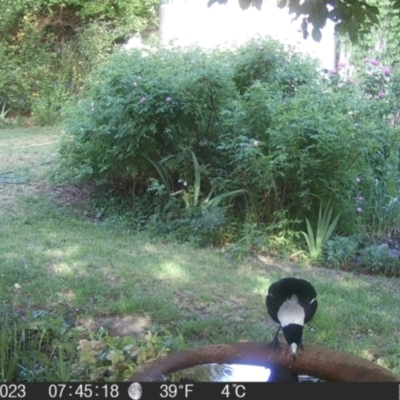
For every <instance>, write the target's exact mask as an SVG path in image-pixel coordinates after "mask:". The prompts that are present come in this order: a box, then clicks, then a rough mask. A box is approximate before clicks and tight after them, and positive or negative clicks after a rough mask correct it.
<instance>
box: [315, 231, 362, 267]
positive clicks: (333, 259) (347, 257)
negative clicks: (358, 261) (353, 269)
mask: <svg viewBox="0 0 400 400" xmlns="http://www.w3.org/2000/svg"><path fill="white" fill-rule="evenodd" d="M357 248H358V243H357V242H356V241H355V240H353V239H352V238H351V237H340V236H336V237H334V238H332V239H331V240H328V241H327V242H326V244H325V246H324V250H323V253H324V261H325V263H326V266H327V267H329V268H341V267H344V266H346V265H348V264H349V263H350V262H351V261H352V260H353V258H354V256H355V255H356V252H357Z"/></svg>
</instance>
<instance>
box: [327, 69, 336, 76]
mask: <svg viewBox="0 0 400 400" xmlns="http://www.w3.org/2000/svg"><path fill="white" fill-rule="evenodd" d="M329 73H330V74H332V75H336V74H337V72H336V70H334V69H331V70H329Z"/></svg>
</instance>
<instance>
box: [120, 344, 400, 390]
mask: <svg viewBox="0 0 400 400" xmlns="http://www.w3.org/2000/svg"><path fill="white" fill-rule="evenodd" d="M214 363H216V364H245V365H257V366H264V367H270V368H273V367H274V366H276V367H282V368H289V369H291V370H293V371H295V372H297V373H302V374H307V375H309V376H313V377H316V378H320V379H322V380H324V381H330V382H400V379H399V378H398V377H396V376H395V375H393V374H392V373H391V372H390V371H388V370H386V369H385V368H382V367H381V366H379V365H377V364H374V363H372V362H370V361H367V360H365V359H363V358H360V357H357V356H354V355H352V354H347V353H343V352H340V351H336V350H331V349H325V348H321V347H316V346H308V345H307V346H305V349H304V351H300V352H299V354H298V357H297V358H296V361H294V360H293V358H292V357H291V356H290V353H289V349H288V346H286V345H282V347H281V348H279V349H277V350H274V349H273V348H272V346H271V345H270V344H267V343H259V342H253V343H233V344H217V345H211V346H204V347H195V348H192V349H190V350H186V351H179V352H176V353H172V354H170V355H168V356H166V357H163V358H160V359H158V360H155V361H152V362H150V363H147V364H143V365H141V366H140V367H139V368H138V369H137V370H136V372H135V373H134V374H133V375H131V377H130V378H129V379H128V381H129V382H158V381H162V380H163V379H164V378H165V376H167V375H169V374H171V373H173V372H177V371H180V370H184V369H187V368H192V367H195V366H198V365H204V364H214Z"/></svg>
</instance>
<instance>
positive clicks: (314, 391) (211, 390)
mask: <svg viewBox="0 0 400 400" xmlns="http://www.w3.org/2000/svg"><path fill="white" fill-rule="evenodd" d="M132 384H133V385H134V390H131V394H132V396H133V397H131V396H130V395H129V388H130V386H131V385H132ZM303 398H306V399H307V400H314V399H315V400H322V399H325V398H333V399H339V400H345V399H355V398H360V399H363V400H369V399H371V400H400V381H399V383H375V382H371V383H369V382H368V383H333V382H332V383H313V382H307V383H295V382H287V383H283V382H277V383H272V382H271V383H263V382H257V383H249V382H212V383H211V382H210V383H199V382H193V383H188V382H185V383H163V382H154V383H149V382H143V383H141V382H135V383H129V382H119V383H111V382H110V383H104V382H102V383H100V382H98V383H96V382H92V383H88V382H82V383H77V382H71V383H0V400H1V399H28V400H36V399H40V400H47V399H59V400H60V399H61V400H64V399H69V400H77V399H98V400H109V399H111V400H112V399H116V400H131V399H132V400H141V399H143V400H158V399H175V400H183V399H185V400H188V399H191V400H204V399H206V400H207V399H210V400H214V399H221V400H223V399H225V400H229V399H245V400H258V399H293V400H295V399H303Z"/></svg>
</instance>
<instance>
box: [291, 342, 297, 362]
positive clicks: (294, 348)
mask: <svg viewBox="0 0 400 400" xmlns="http://www.w3.org/2000/svg"><path fill="white" fill-rule="evenodd" d="M290 351H291V353H292V357H293V361H296V353H297V344H296V343H292V344H291V345H290Z"/></svg>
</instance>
